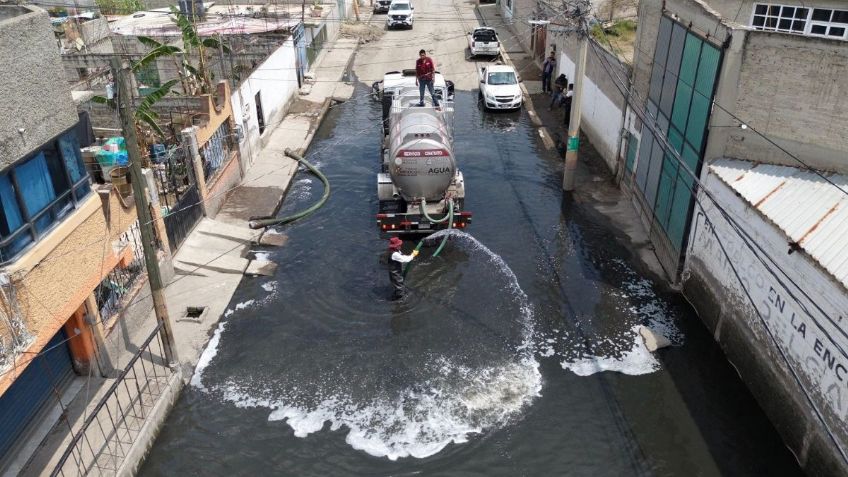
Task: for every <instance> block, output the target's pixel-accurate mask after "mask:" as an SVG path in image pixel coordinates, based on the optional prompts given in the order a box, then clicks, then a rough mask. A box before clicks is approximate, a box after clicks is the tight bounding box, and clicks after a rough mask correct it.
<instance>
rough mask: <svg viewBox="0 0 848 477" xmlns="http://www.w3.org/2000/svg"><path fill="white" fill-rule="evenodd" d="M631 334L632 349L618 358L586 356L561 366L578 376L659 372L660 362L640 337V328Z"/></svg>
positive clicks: (635, 328) (624, 351)
mask: <svg viewBox="0 0 848 477" xmlns="http://www.w3.org/2000/svg"><path fill="white" fill-rule="evenodd" d="M631 332H632V333H633V344H632V347H631V348H630V349H628V350H623V351H622V352H620V353H619V355H618V356H584V357H581V358H578V359H574V360H570V361H562V362H561V363H560V365H561V366H562V368H563V369H566V370H569V371H571V372H572V373H574V374H576V375H578V376H590V375H592V374H595V373H600V372H602V371H614V372H618V373H623V374H629V375H632V376H638V375H641V374H649V373H653V372H654V371H657V370H659V369H660V362H659V361H657V359H656V358H655V357H654V355H653V354H651V352H650V351H648V348H646V347H645V343H644V341H643V340H642V336H641V335H639V327H638V326H635V327H633V329H632V330H631Z"/></svg>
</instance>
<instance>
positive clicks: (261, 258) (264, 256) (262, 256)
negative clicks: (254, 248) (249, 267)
mask: <svg viewBox="0 0 848 477" xmlns="http://www.w3.org/2000/svg"><path fill="white" fill-rule="evenodd" d="M253 257H254V260H256V261H257V262H268V261H270V260H271V253H270V252H253Z"/></svg>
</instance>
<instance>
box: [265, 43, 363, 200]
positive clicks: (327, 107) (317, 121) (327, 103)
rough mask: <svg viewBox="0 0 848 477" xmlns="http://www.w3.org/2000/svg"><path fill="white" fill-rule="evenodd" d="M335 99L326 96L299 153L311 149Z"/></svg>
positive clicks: (286, 193)
mask: <svg viewBox="0 0 848 477" xmlns="http://www.w3.org/2000/svg"><path fill="white" fill-rule="evenodd" d="M354 51H355V50H354ZM351 57H352V56H351ZM333 101H334V98H333V97H332V96H331V97H328V98H324V103H323V104H322V105H321V109H320V110H319V111H318V115H317V116H315V126H314V127H313V128H311V129H310V130H309V133H308V134H307V135H306V138H305V139H304V140H303V144H302V145H301V146H300V147H299V148H298V149H297V153H298V155H301V156H303V155H304V154H305V153H306V150H307V149H309V146H310V145H311V144H312V139H314V138H315V133H317V132H318V128H320V127H321V124H322V123H323V122H324V117H325V116H327V111H329V110H330V105H331V104H332V103H333ZM288 192H289V191H288V189H286V191H285V192H284V193H283V196H282V197H281V198H280V204H279V205H278V206H277V208H278V209H279V207H280V206H281V205H282V204H283V201H284V200H285V198H286V195H288Z"/></svg>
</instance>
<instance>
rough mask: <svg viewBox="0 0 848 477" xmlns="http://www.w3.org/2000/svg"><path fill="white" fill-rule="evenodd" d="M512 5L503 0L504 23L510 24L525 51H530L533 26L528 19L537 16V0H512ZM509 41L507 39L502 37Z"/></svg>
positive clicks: (503, 40) (502, 13)
mask: <svg viewBox="0 0 848 477" xmlns="http://www.w3.org/2000/svg"><path fill="white" fill-rule="evenodd" d="M510 2H511V6H507V0H501V17H502V18H503V21H504V23H506V24H507V25H509V28H510V30H512V33H513V34H514V35H515V38H514V39H515V40H517V42H518V44H519V45H521V47H522V48H523V49H524V50H525V51H530V46H531V41H530V36H531V31H532V27H531V26H530V23H529V22H528V20H530V19H534V18H536V11H537V0H510ZM501 41H502V42H507V40H506V39H501Z"/></svg>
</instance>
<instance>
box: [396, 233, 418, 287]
mask: <svg viewBox="0 0 848 477" xmlns="http://www.w3.org/2000/svg"><path fill="white" fill-rule="evenodd" d="M402 245H403V240H401V239H399V238H398V237H392V238H390V239H389V252H390V253H391V259H390V260H389V280H390V281H391V282H392V288H394V293H392V300H399V299H401V298H403V295H404V294H405V293H406V288H405V287H404V285H403V266H404V264H405V263H409V262H411V261H412V259H414V258H415V257H416V256H417V255H418V250H413V251H412V253H411V254H409V255H404V254H403V252H401V250H400V249H401V246H402Z"/></svg>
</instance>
